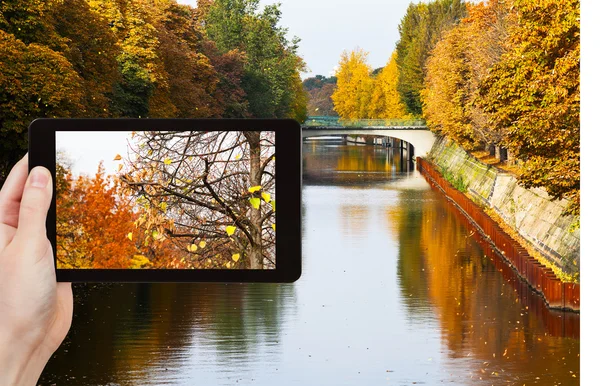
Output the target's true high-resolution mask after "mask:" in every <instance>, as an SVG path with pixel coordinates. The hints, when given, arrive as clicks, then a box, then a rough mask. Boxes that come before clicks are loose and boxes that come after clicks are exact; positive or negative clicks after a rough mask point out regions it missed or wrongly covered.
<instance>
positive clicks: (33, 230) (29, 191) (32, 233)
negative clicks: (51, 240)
mask: <svg viewBox="0 0 600 386" xmlns="http://www.w3.org/2000/svg"><path fill="white" fill-rule="evenodd" d="M51 201H52V176H51V175H50V172H49V171H48V169H46V168H44V167H41V166H38V167H35V168H33V169H32V170H31V173H30V174H29V178H28V179H27V182H26V183H25V188H24V190H23V197H22V198H21V205H20V207H19V226H18V229H17V234H16V236H15V238H16V239H18V240H20V241H21V242H23V243H26V244H29V245H31V246H35V247H39V248H44V249H46V248H47V245H48V238H47V235H46V216H47V214H48V209H49V208H50V202H51Z"/></svg>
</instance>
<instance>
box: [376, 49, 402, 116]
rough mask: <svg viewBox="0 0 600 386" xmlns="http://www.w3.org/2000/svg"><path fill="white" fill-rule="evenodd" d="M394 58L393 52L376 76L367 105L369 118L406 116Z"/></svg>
mask: <svg viewBox="0 0 600 386" xmlns="http://www.w3.org/2000/svg"><path fill="white" fill-rule="evenodd" d="M396 56H397V54H396V52H395V51H394V52H393V53H392V56H391V57H390V59H389V60H388V62H387V64H386V65H385V67H383V68H382V69H381V71H380V72H379V73H377V74H376V77H375V83H374V85H373V91H372V94H371V101H370V104H369V115H368V116H369V118H373V119H394V118H395V119H399V118H404V117H407V116H408V112H407V111H406V107H405V106H404V104H403V103H402V99H401V97H400V93H399V92H398V79H399V73H398V65H397V63H396V62H397V58H396Z"/></svg>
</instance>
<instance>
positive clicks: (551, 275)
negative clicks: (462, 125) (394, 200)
mask: <svg viewBox="0 0 600 386" xmlns="http://www.w3.org/2000/svg"><path fill="white" fill-rule="evenodd" d="M417 167H418V168H419V170H420V171H421V173H422V174H423V175H424V176H425V178H426V179H427V180H428V181H429V182H430V183H432V184H433V185H434V186H436V187H437V188H438V189H440V190H441V191H442V192H443V193H444V194H445V195H446V197H447V198H448V199H450V200H451V201H453V202H454V203H455V204H456V205H457V207H458V208H459V209H460V210H461V212H462V213H463V214H464V215H465V216H467V217H468V218H469V220H470V221H471V222H473V223H474V224H475V225H476V226H477V228H478V230H479V231H480V232H481V233H482V234H483V235H485V237H486V238H487V240H488V241H489V242H491V243H492V244H493V246H494V248H495V249H496V250H497V251H498V253H500V254H501V255H502V256H503V257H504V258H505V259H506V260H507V261H508V262H509V264H510V265H511V266H512V267H513V268H514V269H515V271H516V272H517V273H518V275H519V276H520V277H521V279H523V280H525V281H526V282H527V283H528V284H529V285H530V286H531V287H532V288H533V289H534V290H535V291H536V292H538V293H540V294H541V295H542V296H543V297H544V299H545V301H546V303H547V304H548V306H549V307H551V308H560V309H570V310H579V284H578V283H570V282H564V281H563V280H561V279H560V278H559V277H561V278H563V279H564V277H565V276H566V277H577V276H578V273H579V258H580V253H579V245H580V244H579V227H578V221H579V219H578V218H576V216H565V215H563V213H564V209H565V208H566V206H567V205H568V202H566V201H565V200H552V199H551V198H550V197H549V196H548V195H547V194H546V192H545V191H544V190H542V189H525V188H523V187H521V186H519V184H518V182H517V180H516V178H515V177H514V176H513V175H511V174H509V173H506V172H503V171H501V170H499V169H497V168H495V167H493V166H490V165H486V164H484V163H482V162H480V161H478V160H477V159H476V158H475V157H473V156H472V155H470V154H469V153H468V152H466V151H465V150H464V149H462V148H461V147H460V146H458V145H457V144H456V143H453V142H452V141H450V140H448V139H446V138H443V137H440V138H438V139H437V140H436V142H435V144H434V146H433V148H432V149H431V151H430V152H429V154H428V157H427V159H422V158H418V159H417ZM488 212H489V214H488ZM490 214H491V215H492V216H494V217H497V218H498V219H499V220H500V221H496V220H495V219H493V218H492V216H490ZM499 222H501V223H502V226H501V225H500V224H499ZM507 226H508V227H509V228H510V229H506V227H507ZM503 228H504V229H503ZM511 230H512V231H514V234H515V235H518V237H513V236H511V233H513V232H511ZM516 238H519V239H520V240H519V241H517V240H516ZM524 243H526V245H523V244H524ZM531 248H534V249H535V251H536V252H539V253H540V254H541V255H543V257H544V258H542V259H540V258H538V259H536V258H535V257H534V256H535V255H537V253H529V251H531ZM532 255H534V256H532ZM542 261H543V262H544V263H547V262H548V261H550V262H551V264H546V265H544V264H542ZM547 265H548V266H547ZM557 269H558V270H559V272H557ZM561 273H566V275H561Z"/></svg>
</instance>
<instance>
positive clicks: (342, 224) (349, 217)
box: [40, 144, 579, 385]
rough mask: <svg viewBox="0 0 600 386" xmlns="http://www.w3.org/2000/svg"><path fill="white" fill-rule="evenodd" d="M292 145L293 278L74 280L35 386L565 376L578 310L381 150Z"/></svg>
mask: <svg viewBox="0 0 600 386" xmlns="http://www.w3.org/2000/svg"><path fill="white" fill-rule="evenodd" d="M304 151H305V158H304V165H305V169H304V171H305V179H304V191H303V206H302V210H303V216H304V217H303V224H302V226H303V232H304V233H303V240H302V242H303V253H304V260H303V264H304V266H303V276H302V278H301V279H300V280H299V281H298V282H297V283H295V284H292V285H220V284H198V285H190V284H161V285H157V284H153V285H134V284H127V285H117V286H113V287H105V288H95V289H94V288H92V287H86V288H87V291H88V292H89V294H88V296H87V298H86V300H85V301H84V303H83V304H80V305H78V306H77V307H76V313H77V315H76V318H75V321H74V326H73V330H72V331H71V333H70V336H69V341H68V342H67V343H65V345H63V347H61V349H60V350H59V352H58V353H57V355H56V356H55V358H54V359H53V360H52V361H51V362H50V363H49V365H48V367H47V369H46V370H45V372H44V374H43V378H42V381H41V382H40V383H41V384H44V385H51V384H59V385H107V384H118V385H140V384H143V385H165V384H177V385H197V384H209V385H213V384H214V385H217V384H219V385H236V384H256V385H282V384H285V385H321V384H322V385H337V384H348V385H365V384H369V385H379V384H384V385H387V384H392V385H411V384H428V385H430V384H440V383H455V384H461V385H470V384H477V385H490V384H509V385H510V384H515V385H522V384H527V385H529V384H536V383H537V384H541V385H549V384H561V385H577V384H578V383H579V381H578V376H579V355H578V353H579V316H578V315H576V314H571V313H556V312H550V311H549V310H548V309H547V308H546V307H545V306H544V305H543V302H542V301H541V299H540V298H539V297H538V296H536V295H535V294H533V293H532V292H531V291H530V290H529V289H528V288H527V287H526V285H524V284H523V283H522V282H521V281H519V280H518V279H517V278H516V277H515V276H514V273H512V271H511V270H510V269H508V267H506V266H505V265H504V263H503V262H502V260H501V259H500V258H499V257H497V256H496V255H494V254H493V253H492V251H491V249H490V248H489V246H487V244H485V243H484V242H483V241H482V240H480V238H479V236H478V234H477V233H475V232H474V231H473V229H472V227H471V226H470V225H469V224H468V223H467V222H465V221H464V219H463V218H462V217H461V216H459V215H458V213H457V211H456V209H455V208H454V207H453V206H452V205H450V204H449V203H448V202H447V201H446V200H445V199H444V198H443V197H442V196H441V195H440V194H439V193H437V192H436V191H433V190H432V189H430V187H429V185H428V184H427V182H426V181H425V180H424V179H423V178H421V177H420V176H419V174H418V173H416V172H406V171H404V172H402V171H401V170H402V167H401V166H398V164H397V163H396V162H398V159H397V158H394V157H396V156H395V155H394V151H393V150H388V149H384V148H376V147H372V146H329V145H325V146H323V145H315V144H308V145H306V146H305V149H304ZM400 163H402V162H400ZM398 170H400V171H398Z"/></svg>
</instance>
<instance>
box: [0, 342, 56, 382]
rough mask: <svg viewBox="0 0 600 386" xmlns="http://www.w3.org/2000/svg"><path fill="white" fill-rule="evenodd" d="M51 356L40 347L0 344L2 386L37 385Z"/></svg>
mask: <svg viewBox="0 0 600 386" xmlns="http://www.w3.org/2000/svg"><path fill="white" fill-rule="evenodd" d="M50 355H51V354H50ZM50 355H48V354H47V353H45V350H42V348H41V347H40V346H38V347H32V346H29V345H25V344H23V343H22V342H5V343H4V342H3V343H0V385H2V386H31V385H36V384H37V381H38V379H39V377H40V375H41V373H42V371H43V370H44V367H45V365H46V363H47V361H48V359H50Z"/></svg>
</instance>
